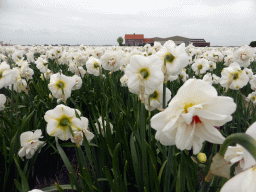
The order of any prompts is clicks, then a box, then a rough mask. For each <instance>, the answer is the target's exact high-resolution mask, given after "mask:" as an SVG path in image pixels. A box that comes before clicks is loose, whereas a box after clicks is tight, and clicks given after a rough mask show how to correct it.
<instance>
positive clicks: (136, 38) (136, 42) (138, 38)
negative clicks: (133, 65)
mask: <svg viewBox="0 0 256 192" xmlns="http://www.w3.org/2000/svg"><path fill="white" fill-rule="evenodd" d="M168 40H172V41H174V43H175V44H176V45H180V44H181V43H185V46H188V45H189V44H190V43H193V45H194V46H195V47H205V46H208V47H209V46H210V43H209V42H206V41H205V40H204V39H190V38H187V37H181V36H173V37H167V38H160V37H153V38H144V35H143V34H135V33H134V34H126V35H125V45H126V46H144V45H146V44H150V45H154V42H156V41H157V42H159V43H161V44H162V45H163V44H164V43H165V42H166V41H168Z"/></svg>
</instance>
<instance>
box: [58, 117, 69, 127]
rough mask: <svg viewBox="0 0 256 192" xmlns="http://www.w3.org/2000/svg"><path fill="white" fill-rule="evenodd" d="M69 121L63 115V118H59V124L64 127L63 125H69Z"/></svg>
mask: <svg viewBox="0 0 256 192" xmlns="http://www.w3.org/2000/svg"><path fill="white" fill-rule="evenodd" d="M69 123H70V122H69V119H68V118H67V117H63V118H61V119H60V125H61V126H62V127H65V126H67V125H69Z"/></svg>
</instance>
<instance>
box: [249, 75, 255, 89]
mask: <svg viewBox="0 0 256 192" xmlns="http://www.w3.org/2000/svg"><path fill="white" fill-rule="evenodd" d="M249 83H250V85H251V89H252V90H254V91H255V90H256V75H253V76H251V79H250V81H249Z"/></svg>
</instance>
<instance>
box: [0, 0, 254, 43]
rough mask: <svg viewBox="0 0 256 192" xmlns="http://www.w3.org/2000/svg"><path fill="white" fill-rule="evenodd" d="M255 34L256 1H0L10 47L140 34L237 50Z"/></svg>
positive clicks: (2, 34)
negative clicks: (191, 40) (202, 39)
mask: <svg viewBox="0 0 256 192" xmlns="http://www.w3.org/2000/svg"><path fill="white" fill-rule="evenodd" d="M255 31H256V3H255V0H215V1H212V0H204V1H203V0H202V1H200V0H168V1H165V0H158V1H138V0H137V1H136V0H129V1H120V0H108V1H102V0H93V1H92V0H90V1H88V0H73V1H71V0H54V1H51V0H0V41H4V42H9V41H10V40H11V43H14V44H45V43H46V44H65V43H67V44H72V45H73V44H84V45H117V44H118V43H117V41H116V40H117V38H118V37H119V36H122V37H123V38H124V35H125V34H133V33H139V34H144V37H145V38H151V37H162V38H166V37H171V36H176V35H178V36H183V37H188V38H204V39H205V40H206V41H208V42H210V43H211V45H213V46H214V45H220V46H241V45H245V44H249V43H250V42H251V41H253V40H256V37H255V36H256V35H255V34H256V33H255Z"/></svg>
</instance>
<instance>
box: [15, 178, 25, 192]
mask: <svg viewBox="0 0 256 192" xmlns="http://www.w3.org/2000/svg"><path fill="white" fill-rule="evenodd" d="M14 184H15V186H16V188H17V189H18V190H19V191H23V190H22V186H21V184H20V182H19V181H17V180H16V179H14Z"/></svg>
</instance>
